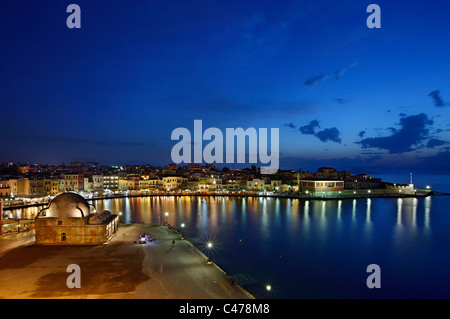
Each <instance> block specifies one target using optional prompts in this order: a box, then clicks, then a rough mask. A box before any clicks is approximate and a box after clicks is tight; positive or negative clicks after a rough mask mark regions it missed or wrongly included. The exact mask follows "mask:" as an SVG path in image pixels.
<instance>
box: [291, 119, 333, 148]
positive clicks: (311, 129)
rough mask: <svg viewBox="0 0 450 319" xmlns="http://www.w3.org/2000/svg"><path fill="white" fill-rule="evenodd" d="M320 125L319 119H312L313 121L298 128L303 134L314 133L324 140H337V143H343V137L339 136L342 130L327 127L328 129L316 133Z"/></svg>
mask: <svg viewBox="0 0 450 319" xmlns="http://www.w3.org/2000/svg"><path fill="white" fill-rule="evenodd" d="M318 127H320V126H319V121H318V120H312V121H311V122H309V124H307V125H305V126H301V127H299V129H298V130H299V131H300V132H301V133H302V134H306V135H314V136H315V137H317V138H318V139H319V140H321V141H322V142H328V141H332V142H336V143H341V139H340V138H339V135H340V132H339V130H338V129H337V128H336V127H332V128H326V129H324V130H322V131H319V132H317V133H316V129H317V128H318Z"/></svg>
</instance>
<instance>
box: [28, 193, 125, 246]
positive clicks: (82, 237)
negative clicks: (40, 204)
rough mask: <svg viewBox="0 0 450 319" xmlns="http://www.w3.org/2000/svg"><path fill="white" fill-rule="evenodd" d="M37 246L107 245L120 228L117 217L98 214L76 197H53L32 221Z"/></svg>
mask: <svg viewBox="0 0 450 319" xmlns="http://www.w3.org/2000/svg"><path fill="white" fill-rule="evenodd" d="M35 226H36V244H44V245H97V244H102V243H105V242H106V241H108V240H109V239H110V238H111V236H112V234H114V233H115V232H116V231H117V229H118V226H119V217H118V216H117V215H113V214H111V213H110V212H109V211H106V210H105V211H102V212H97V211H96V209H95V208H94V207H93V206H92V205H90V204H89V203H88V202H87V201H86V199H84V198H83V197H82V196H80V195H78V194H75V193H63V194H61V195H58V196H57V197H55V198H54V199H53V200H52V201H51V202H50V203H49V205H48V207H46V208H44V209H42V210H41V211H40V212H39V213H38V214H37V216H36V218H35Z"/></svg>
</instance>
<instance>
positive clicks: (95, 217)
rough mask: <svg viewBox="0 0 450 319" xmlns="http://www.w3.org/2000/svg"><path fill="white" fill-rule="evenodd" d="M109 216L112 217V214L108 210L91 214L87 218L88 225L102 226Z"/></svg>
mask: <svg viewBox="0 0 450 319" xmlns="http://www.w3.org/2000/svg"><path fill="white" fill-rule="evenodd" d="M111 216H112V214H111V213H110V212H109V211H108V210H104V211H101V212H99V213H95V214H91V215H90V216H89V220H88V223H89V224H94V225H99V224H103V223H104V222H106V221H107V220H108V219H109V218H110V217H111Z"/></svg>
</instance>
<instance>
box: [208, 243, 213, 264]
mask: <svg viewBox="0 0 450 319" xmlns="http://www.w3.org/2000/svg"><path fill="white" fill-rule="evenodd" d="M207 246H208V250H209V251H208V264H211V248H212V246H213V244H212V243H211V242H209V243H208V244H207Z"/></svg>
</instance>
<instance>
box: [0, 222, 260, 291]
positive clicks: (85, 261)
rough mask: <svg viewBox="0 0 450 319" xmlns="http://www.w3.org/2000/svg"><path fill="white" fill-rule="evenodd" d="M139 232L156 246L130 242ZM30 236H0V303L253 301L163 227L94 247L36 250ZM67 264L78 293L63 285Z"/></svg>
mask: <svg viewBox="0 0 450 319" xmlns="http://www.w3.org/2000/svg"><path fill="white" fill-rule="evenodd" d="M144 233H146V234H148V235H149V236H152V237H155V238H156V241H154V242H149V243H147V244H138V243H135V241H137V240H138V238H139V235H140V234H144ZM32 237H33V233H32V232H27V233H22V234H12V235H4V236H1V237H0V278H1V280H0V298H7V299H17V298H20V299H28V298H90V299H91V298H92V299H113V298H118V299H248V298H253V296H252V295H250V294H249V293H248V292H246V291H245V290H244V289H242V288H241V287H240V286H238V285H237V284H232V283H231V282H230V281H229V280H228V277H227V275H226V274H225V273H224V272H223V271H222V270H221V269H220V268H219V267H217V266H216V265H214V264H207V263H206V256H205V255H203V254H202V253H200V252H199V251H198V250H197V248H195V247H193V246H192V245H191V243H189V242H188V241H187V240H182V239H180V236H179V234H177V233H176V232H174V231H173V230H171V229H170V228H169V227H168V226H159V225H156V226H151V225H144V224H133V225H121V226H120V227H119V230H118V232H117V233H116V234H115V235H114V236H113V238H112V239H111V240H110V241H109V242H108V243H107V244H104V245H99V246H39V245H33V242H32ZM173 240H175V244H172V241H173ZM70 264H77V265H79V266H80V269H81V288H72V289H70V288H68V287H67V285H66V280H67V278H68V276H69V275H70V273H67V272H66V269H67V266H68V265H70Z"/></svg>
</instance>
